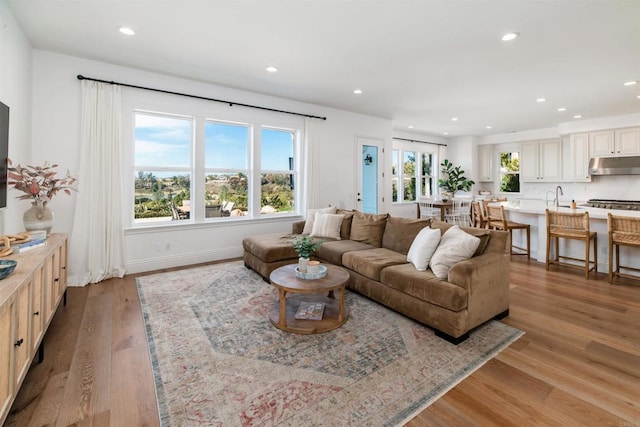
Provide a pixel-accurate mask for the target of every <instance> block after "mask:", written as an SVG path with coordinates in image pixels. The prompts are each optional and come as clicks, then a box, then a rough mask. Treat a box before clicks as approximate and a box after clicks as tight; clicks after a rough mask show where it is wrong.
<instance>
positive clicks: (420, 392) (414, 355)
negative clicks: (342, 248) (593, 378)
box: [136, 261, 523, 426]
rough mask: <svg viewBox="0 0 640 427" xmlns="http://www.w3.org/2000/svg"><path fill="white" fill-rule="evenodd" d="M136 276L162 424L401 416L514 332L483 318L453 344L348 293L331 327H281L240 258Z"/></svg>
mask: <svg viewBox="0 0 640 427" xmlns="http://www.w3.org/2000/svg"><path fill="white" fill-rule="evenodd" d="M136 281H137V285H138V292H139V295H140V301H141V305H142V312H143V315H144V320H145V324H146V328H147V339H148V342H149V352H150V356H151V361H152V365H153V370H154V378H155V383H156V393H157V399H158V410H159V414H160V419H161V423H162V425H163V426H201V425H207V426H209V425H216V426H303V425H304V426H311V425H313V426H323V425H326V426H356V425H358V426H360V425H367V426H382V425H390V426H391V425H402V424H403V423H405V422H406V421H408V420H410V419H411V418H412V417H413V416H415V415H416V414H417V413H419V412H420V411H421V410H423V409H424V408H426V407H427V406H428V405H430V404H431V403H433V402H434V401H435V400H436V399H438V397H440V396H442V395H443V394H444V393H446V392H447V391H448V390H450V389H451V388H452V387H453V386H455V385H456V384H457V383H459V382H460V381H462V380H463V379H464V378H465V377H467V376H468V375H470V374H471V373H472V372H473V371H474V370H476V369H478V368H479V367H480V366H482V365H483V364H484V363H485V362H487V361H488V360H489V359H491V358H492V357H493V356H495V355H496V354H497V353H498V352H500V351H501V350H503V349H504V348H506V347H507V346H508V345H509V344H511V343H512V342H513V341H515V340H516V339H518V338H519V337H520V336H521V335H522V334H523V332H521V331H519V330H517V329H515V328H512V327H510V326H508V325H505V324H503V323H500V322H495V321H491V322H489V323H487V324H485V325H484V326H482V327H480V328H478V329H476V330H474V331H473V332H472V333H471V336H470V337H469V339H467V340H466V341H464V342H463V343H462V344H460V345H458V346H455V345H453V344H450V343H448V342H446V341H444V340H442V339H441V338H438V337H436V336H435V335H434V333H433V330H432V329H430V328H428V327H426V326H424V325H421V324H419V323H416V322H414V321H412V320H410V319H408V318H406V317H404V316H402V315H400V314H397V313H395V312H393V311H391V310H389V309H387V308H385V307H384V306H382V305H379V304H377V303H375V302H373V301H371V300H369V299H367V298H365V297H363V296H361V295H358V294H356V293H352V292H349V291H347V295H346V304H347V306H348V307H349V320H348V321H347V322H346V323H345V324H344V325H343V326H342V327H340V328H338V329H336V330H333V331H331V332H326V333H323V334H317V335H299V334H294V333H289V332H284V331H281V330H279V329H277V328H275V327H274V326H273V325H272V324H271V323H270V322H269V318H268V312H269V309H270V308H271V307H272V305H273V304H274V302H275V301H276V299H277V293H276V291H275V290H274V288H273V287H272V286H271V285H269V284H267V283H265V282H264V281H263V280H262V278H261V277H260V276H259V275H257V274H256V273H254V272H253V271H250V270H248V269H246V268H245V267H244V266H243V264H242V262H240V261H238V262H230V263H223V264H214V265H210V266H204V267H198V268H192V269H187V270H178V271H172V272H167V273H160V274H154V275H150V276H142V277H139V278H137V279H136Z"/></svg>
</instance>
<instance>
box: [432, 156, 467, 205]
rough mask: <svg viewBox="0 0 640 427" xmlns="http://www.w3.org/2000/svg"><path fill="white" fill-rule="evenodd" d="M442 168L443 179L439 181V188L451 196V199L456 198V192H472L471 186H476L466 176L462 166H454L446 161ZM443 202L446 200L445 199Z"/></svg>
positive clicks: (441, 164)
mask: <svg viewBox="0 0 640 427" xmlns="http://www.w3.org/2000/svg"><path fill="white" fill-rule="evenodd" d="M440 166H442V168H441V169H440V172H441V173H442V178H440V179H438V186H439V187H440V188H442V189H443V190H444V191H445V192H446V193H448V194H450V195H451V197H455V195H456V191H459V190H464V191H469V190H471V186H472V185H473V184H475V181H472V180H470V179H467V178H466V177H465V176H464V170H463V169H462V168H461V167H460V166H453V163H451V162H450V161H449V160H447V159H444V161H443V162H442V163H440ZM443 200H446V199H445V198H444V197H443Z"/></svg>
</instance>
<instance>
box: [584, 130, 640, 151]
mask: <svg viewBox="0 0 640 427" xmlns="http://www.w3.org/2000/svg"><path fill="white" fill-rule="evenodd" d="M589 149H590V152H591V157H616V156H638V155H640V128H627V129H617V130H606V131H601V132H591V133H589Z"/></svg>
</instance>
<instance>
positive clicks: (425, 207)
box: [418, 197, 440, 219]
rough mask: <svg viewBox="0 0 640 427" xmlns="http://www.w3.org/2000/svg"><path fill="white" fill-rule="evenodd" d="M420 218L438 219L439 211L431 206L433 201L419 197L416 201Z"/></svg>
mask: <svg viewBox="0 0 640 427" xmlns="http://www.w3.org/2000/svg"><path fill="white" fill-rule="evenodd" d="M418 207H419V208H420V218H432V219H440V209H438V208H436V207H434V206H433V199H431V198H428V197H421V198H419V199H418Z"/></svg>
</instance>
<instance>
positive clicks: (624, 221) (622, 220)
mask: <svg viewBox="0 0 640 427" xmlns="http://www.w3.org/2000/svg"><path fill="white" fill-rule="evenodd" d="M607 228H608V230H609V283H613V278H614V277H615V276H620V277H629V278H632V279H640V276H638V275H631V274H626V273H621V272H620V269H621V268H623V269H626V270H632V271H636V272H640V269H638V268H633V267H625V266H623V265H620V246H630V247H636V248H640V218H636V217H629V216H619V215H612V214H611V213H609V214H608V215H607ZM614 252H615V262H616V263H615V268H614V265H613V253H614Z"/></svg>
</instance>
